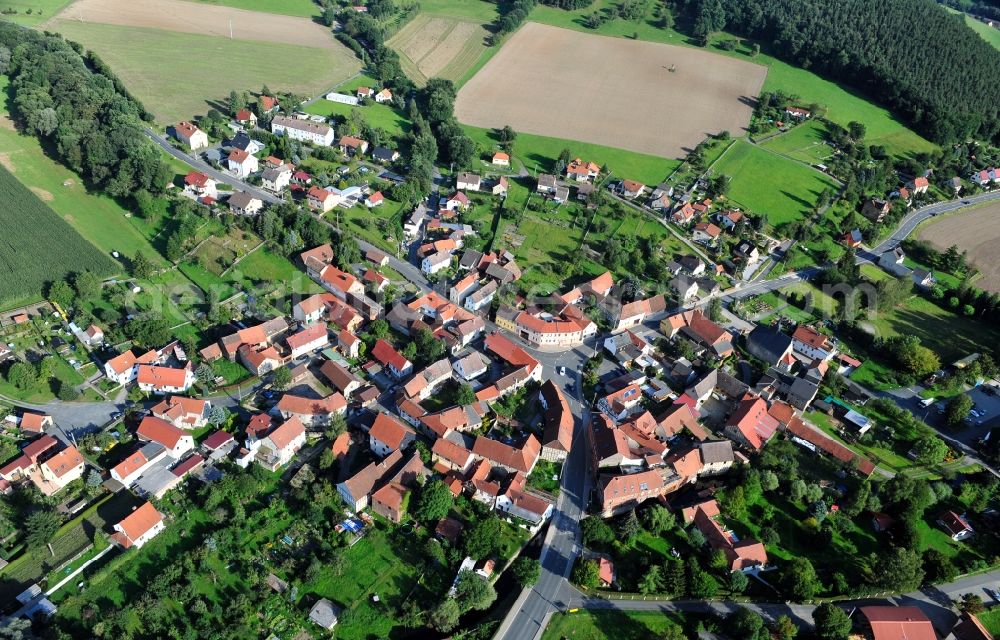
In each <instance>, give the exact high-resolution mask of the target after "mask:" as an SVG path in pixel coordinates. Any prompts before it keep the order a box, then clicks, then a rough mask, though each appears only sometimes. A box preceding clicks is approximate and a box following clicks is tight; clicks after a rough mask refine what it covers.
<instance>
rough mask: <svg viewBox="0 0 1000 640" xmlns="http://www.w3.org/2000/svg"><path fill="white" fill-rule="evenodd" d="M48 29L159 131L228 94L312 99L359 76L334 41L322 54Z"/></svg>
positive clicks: (191, 37)
mask: <svg viewBox="0 0 1000 640" xmlns="http://www.w3.org/2000/svg"><path fill="white" fill-rule="evenodd" d="M194 6H196V7H203V6H206V5H200V4H198V5H194ZM207 8H209V9H215V8H216V7H211V6H208V7H207ZM268 19H270V20H276V21H280V20H282V19H283V18H282V17H281V16H270V15H269V16H268ZM48 28H50V29H52V30H55V31H59V32H60V33H62V34H63V35H64V36H65V37H66V38H68V39H70V40H75V41H76V42H79V43H80V44H82V45H83V46H84V47H86V48H87V49H91V50H93V51H95V52H97V54H98V55H99V56H100V57H101V58H102V59H103V60H104V61H105V62H106V63H108V65H109V66H110V67H111V68H112V69H113V70H114V71H115V73H116V74H118V77H120V78H121V80H122V82H124V83H125V86H126V87H128V89H129V91H131V92H132V93H133V94H134V95H135V96H136V97H137V98H139V99H140V100H141V101H142V102H143V104H145V106H146V108H147V109H149V110H150V111H152V112H153V113H154V114H155V115H156V119H157V120H158V121H159V122H161V123H168V122H176V121H178V120H187V119H190V118H192V117H194V116H197V115H200V114H204V113H206V112H207V111H208V109H209V108H213V107H215V108H223V109H224V108H225V107H220V105H222V104H225V101H226V99H227V96H228V95H229V92H230V91H231V90H237V91H244V90H255V89H256V88H257V87H260V86H261V85H262V84H266V85H267V86H269V87H271V88H272V89H273V90H275V91H291V92H294V93H299V94H303V95H316V94H317V93H319V92H321V91H323V90H325V89H327V88H328V87H331V86H333V85H335V84H337V83H339V82H342V81H344V80H346V79H347V78H349V77H350V76H351V75H353V74H354V73H356V72H357V71H358V70H359V69H360V68H361V63H360V62H359V61H358V60H357V58H356V57H355V56H354V54H353V53H351V51H349V50H348V49H347V48H346V47H343V46H341V45H340V44H339V43H337V42H335V41H333V40H331V41H330V43H329V46H324V47H323V48H318V47H303V46H296V45H292V44H278V43H275V42H261V41H255V40H230V39H229V38H220V37H216V36H207V35H199V34H194V33H180V32H178V31H167V30H164V29H147V28H141V27H127V26H120V25H114V24H96V23H87V22H76V21H75V20H57V21H55V22H54V23H52V24H50V25H49V26H48ZM290 61H294V64H293V63H292V62H290Z"/></svg>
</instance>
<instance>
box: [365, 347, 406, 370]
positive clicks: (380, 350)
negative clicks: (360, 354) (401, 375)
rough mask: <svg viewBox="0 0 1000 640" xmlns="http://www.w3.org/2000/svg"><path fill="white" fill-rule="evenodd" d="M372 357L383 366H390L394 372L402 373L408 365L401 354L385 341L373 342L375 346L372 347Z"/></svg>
mask: <svg viewBox="0 0 1000 640" xmlns="http://www.w3.org/2000/svg"><path fill="white" fill-rule="evenodd" d="M372 357H373V358H375V359H376V360H378V361H379V362H381V363H382V364H384V365H392V366H393V367H394V368H395V369H396V371H402V370H403V369H405V368H406V365H407V364H408V363H409V360H407V359H406V358H404V357H403V356H402V354H400V353H399V352H398V351H396V350H395V349H394V348H393V347H392V345H391V344H389V343H388V342H386V341H385V340H378V341H376V342H375V346H374V347H372Z"/></svg>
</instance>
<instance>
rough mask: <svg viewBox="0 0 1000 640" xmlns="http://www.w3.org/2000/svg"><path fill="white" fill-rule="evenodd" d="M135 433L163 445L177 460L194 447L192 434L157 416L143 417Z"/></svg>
mask: <svg viewBox="0 0 1000 640" xmlns="http://www.w3.org/2000/svg"><path fill="white" fill-rule="evenodd" d="M135 434H136V435H137V436H138V437H139V439H140V440H142V441H143V442H156V443H158V444H161V445H163V447H164V448H165V449H166V450H167V455H169V456H170V457H171V458H174V459H175V460H178V459H180V458H181V457H182V456H183V455H184V454H185V453H187V452H188V451H190V450H192V449H194V438H193V437H191V435H190V434H188V433H185V432H184V431H183V430H182V429H178V428H177V427H175V426H174V425H172V424H170V423H169V422H167V421H166V420H163V419H161V418H157V417H156V416H146V417H145V418H143V419H142V422H140V423H139V428H138V429H136V432H135Z"/></svg>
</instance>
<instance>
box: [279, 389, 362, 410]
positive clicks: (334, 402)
mask: <svg viewBox="0 0 1000 640" xmlns="http://www.w3.org/2000/svg"><path fill="white" fill-rule="evenodd" d="M277 406H278V411H281V412H287V413H294V414H298V415H305V416H321V415H328V414H331V413H337V412H340V411H343V410H344V409H346V408H347V400H345V399H344V396H342V395H341V394H340V393H339V392H338V393H333V394H331V395H328V396H326V397H325V398H306V397H304V396H297V395H293V394H291V393H286V394H285V395H283V396H281V400H279V401H278V405H277Z"/></svg>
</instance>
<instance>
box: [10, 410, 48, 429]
mask: <svg viewBox="0 0 1000 640" xmlns="http://www.w3.org/2000/svg"><path fill="white" fill-rule="evenodd" d="M54 425H55V421H54V420H53V418H52V416H50V415H47V414H44V413H34V412H31V411H25V412H24V413H22V414H21V422H19V423H18V425H17V426H18V428H20V429H21V433H23V434H36V435H37V434H42V433H45V430H46V429H49V428H51V427H52V426H54Z"/></svg>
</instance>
